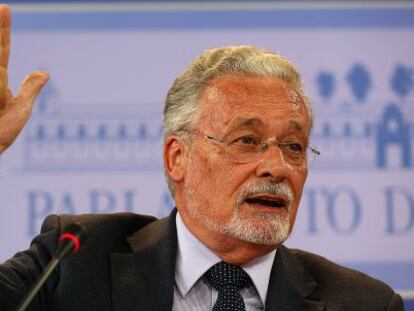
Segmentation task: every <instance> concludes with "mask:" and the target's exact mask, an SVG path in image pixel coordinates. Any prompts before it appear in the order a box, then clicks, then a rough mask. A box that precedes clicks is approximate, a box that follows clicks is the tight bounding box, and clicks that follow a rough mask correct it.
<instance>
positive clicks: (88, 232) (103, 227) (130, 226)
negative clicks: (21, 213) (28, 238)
mask: <svg viewBox="0 0 414 311" xmlns="http://www.w3.org/2000/svg"><path fill="white" fill-rule="evenodd" d="M155 220H157V219H156V218H155V217H153V216H149V215H139V214H134V213H113V214H81V215H71V214H64V215H55V214H53V215H49V216H48V217H46V218H45V220H44V222H43V224H42V227H41V233H42V234H44V233H47V232H51V231H54V232H55V234H54V236H56V237H58V236H59V235H60V233H61V232H63V230H64V229H65V228H66V227H68V226H69V225H71V224H74V223H78V224H80V225H81V226H82V228H83V230H84V231H85V236H86V243H85V244H86V247H88V248H89V247H93V245H99V246H100V247H102V245H107V246H112V245H119V243H120V242H124V241H125V238H126V237H128V236H130V235H132V234H133V233H134V232H135V231H137V230H139V229H141V228H143V227H145V226H146V225H148V224H149V223H151V222H153V221H155ZM121 244H122V243H121ZM113 251H116V250H113Z"/></svg>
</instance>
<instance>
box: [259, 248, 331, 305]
mask: <svg viewBox="0 0 414 311" xmlns="http://www.w3.org/2000/svg"><path fill="white" fill-rule="evenodd" d="M265 310H266V311H271V310H278V311H279V310H280V311H285V310H286V311H287V310H292V311H293V310H325V304H324V303H323V302H321V301H319V295H318V284H317V283H316V281H315V280H314V279H313V277H312V276H311V275H310V274H309V273H308V272H307V270H306V269H305V268H304V267H303V265H302V264H301V263H300V261H299V260H298V259H297V258H296V257H294V256H293V255H292V254H291V252H290V251H289V250H288V249H287V248H286V247H284V246H281V247H280V248H279V249H278V250H277V253H276V258H275V261H274V263H273V267H272V272H271V276H270V281H269V289H268V294H267V298H266V308H265Z"/></svg>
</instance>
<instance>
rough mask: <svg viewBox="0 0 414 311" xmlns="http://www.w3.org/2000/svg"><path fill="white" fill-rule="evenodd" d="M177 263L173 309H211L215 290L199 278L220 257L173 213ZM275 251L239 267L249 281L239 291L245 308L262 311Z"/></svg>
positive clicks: (179, 310) (183, 310)
mask: <svg viewBox="0 0 414 311" xmlns="http://www.w3.org/2000/svg"><path fill="white" fill-rule="evenodd" d="M176 224H177V240H178V247H177V262H176V267H175V286H174V303H173V310H174V311H187V310H197V311H211V310H212V309H213V306H214V303H215V302H216V300H217V296H218V292H217V290H215V289H214V288H213V287H212V286H211V285H210V283H209V282H208V281H207V280H206V279H205V278H204V277H203V275H204V273H205V272H207V270H208V269H210V268H211V267H212V266H213V265H215V264H216V263H218V262H220V261H221V259H220V258H219V257H218V256H217V255H216V254H215V253H213V252H212V251H211V250H210V249H209V248H208V247H207V246H205V245H204V244H203V243H202V242H201V241H199V240H198V239H197V238H196V237H195V236H194V235H193V234H192V233H191V232H190V231H189V230H188V229H187V227H186V226H185V225H184V223H183V221H182V219H181V217H180V214H179V213H177V217H176ZM275 255H276V250H274V251H273V252H270V253H268V254H266V255H264V256H262V257H259V258H256V259H254V260H253V261H251V262H249V263H247V264H245V265H243V266H242V268H243V270H244V271H246V273H247V274H248V275H249V276H250V278H251V280H252V282H253V284H252V285H251V286H249V287H247V288H244V289H242V290H241V291H240V294H241V295H242V297H243V299H244V303H245V305H246V311H250V310H264V306H265V304H266V295H267V288H268V286H269V278H270V272H271V269H272V265H273V260H274V258H275Z"/></svg>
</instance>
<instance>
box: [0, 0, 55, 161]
mask: <svg viewBox="0 0 414 311" xmlns="http://www.w3.org/2000/svg"><path fill="white" fill-rule="evenodd" d="M10 27H11V18H10V9H9V7H8V6H7V5H0V154H1V153H2V152H3V151H4V150H6V149H7V148H8V147H9V146H10V145H11V144H12V143H13V141H14V140H15V139H16V137H17V135H19V133H20V132H21V130H22V129H23V127H24V125H25V124H26V122H27V120H28V119H29V117H30V114H31V111H32V106H33V103H34V100H35V99H36V96H37V95H38V94H39V92H40V90H41V89H42V87H43V86H44V85H45V83H46V82H47V79H48V75H47V73H46V72H40V71H37V72H33V73H31V74H29V75H28V76H27V77H26V79H25V80H24V81H23V83H22V86H21V87H20V90H19V92H18V94H17V96H16V97H14V96H13V94H12V93H11V92H10V90H9V86H8V72H7V64H8V61H9V49H10Z"/></svg>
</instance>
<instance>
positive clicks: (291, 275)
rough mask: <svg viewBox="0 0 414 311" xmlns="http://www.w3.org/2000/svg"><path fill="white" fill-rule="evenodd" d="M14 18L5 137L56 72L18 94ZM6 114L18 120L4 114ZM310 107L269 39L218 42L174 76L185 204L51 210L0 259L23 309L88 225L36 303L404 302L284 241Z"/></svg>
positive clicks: (169, 128)
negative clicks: (132, 209) (148, 209)
mask: <svg viewBox="0 0 414 311" xmlns="http://www.w3.org/2000/svg"><path fill="white" fill-rule="evenodd" d="M0 13H1V17H2V19H1V20H2V25H1V26H2V36H3V38H6V39H3V40H1V42H2V43H3V46H2V50H1V53H2V57H1V61H2V64H1V65H2V67H3V69H2V71H1V72H2V77H1V93H0V95H1V96H0V97H1V100H2V102H1V105H2V107H3V110H2V114H1V115H0V118H1V119H0V120H1V123H0V124H1V127H0V138H1V140H0V144H1V145H2V148H3V149H5V148H6V147H7V146H8V145H10V143H11V142H12V141H13V140H14V138H15V137H16V135H17V134H18V132H19V131H20V129H21V128H22V126H23V125H24V122H25V121H26V120H27V116H28V114H27V113H25V114H23V117H20V115H21V114H20V111H21V110H24V111H28V110H30V107H31V103H32V102H33V99H34V98H35V96H36V94H37V93H38V92H39V91H40V89H41V87H42V86H43V85H44V83H45V82H46V79H47V76H46V74H45V73H34V74H32V75H31V76H29V78H28V79H27V80H26V82H25V83H24V84H23V87H22V90H21V91H20V93H19V95H18V96H17V97H16V99H15V101H16V102H15V103H14V102H13V99H12V98H13V97H12V96H10V95H7V94H6V86H5V85H7V82H6V81H7V79H6V76H7V75H6V70H5V68H6V65H7V53H8V28H9V27H8V26H9V17H8V16H9V15H8V14H9V13H8V9H7V8H5V7H2V8H0ZM4 120H5V121H7V120H8V121H7V122H6V123H5V122H4ZM311 128H312V111H311V106H310V103H309V100H308V98H307V97H306V95H305V93H304V90H303V87H302V83H301V81H300V76H299V74H298V72H297V71H296V69H295V67H294V66H293V65H292V63H291V62H290V61H289V60H287V59H286V58H283V57H282V56H280V55H277V54H274V53H272V52H270V51H266V50H263V49H259V48H255V47H250V46H239V47H225V48H218V49H213V50H208V51H206V52H205V53H203V54H202V55H201V56H199V57H198V58H197V59H196V60H195V61H194V62H193V63H192V64H191V65H190V66H189V67H188V68H187V69H186V70H185V71H184V73H183V74H181V75H180V76H179V77H178V78H177V79H176V80H175V82H174V84H173V86H172V87H171V89H170V91H169V92H168V95H167V99H166V103H165V109H164V153H163V159H164V167H165V172H166V176H167V182H168V185H169V187H170V190H171V193H172V195H173V196H174V199H175V202H176V206H177V208H176V210H174V211H173V212H172V214H171V215H170V216H169V217H168V218H166V219H161V220H155V219H154V218H152V217H148V216H141V215H134V214H114V215H81V216H56V215H54V216H49V217H48V218H47V219H46V220H45V222H44V224H43V226H42V233H41V234H40V235H39V236H38V237H36V238H35V239H34V241H33V243H32V245H31V247H30V249H28V250H26V251H24V252H22V253H19V254H17V255H16V256H15V257H13V258H12V259H10V260H9V261H7V262H6V263H4V264H3V265H2V266H0V308H1V310H12V309H13V308H15V306H16V305H17V304H18V302H19V301H20V300H21V299H22V297H23V295H24V293H25V292H26V291H27V290H28V289H29V288H30V286H31V284H33V283H34V281H35V280H36V278H37V277H38V276H39V275H40V273H41V272H42V270H43V269H44V267H45V265H46V264H47V263H48V262H49V260H50V259H51V256H52V255H53V253H54V252H55V251H56V246H57V242H58V238H59V235H60V233H61V230H62V228H64V227H66V226H67V225H69V224H71V223H73V222H81V223H82V224H83V225H84V227H85V228H86V230H87V231H88V232H89V240H88V242H87V243H86V244H85V247H84V248H83V249H81V251H80V252H79V253H77V254H75V255H74V256H72V257H70V258H68V259H65V260H64V261H62V262H61V264H60V265H59V267H58V269H57V270H56V272H54V274H52V276H51V278H50V279H49V280H48V281H47V282H46V284H45V286H44V287H43V288H42V290H41V291H40V293H39V295H37V296H36V297H35V299H34V301H33V303H32V305H31V307H32V309H31V310H171V309H173V310H216V311H218V310H402V309H403V307H402V301H401V298H400V296H398V295H397V294H395V293H394V292H393V291H392V289H390V288H389V287H388V286H387V285H385V284H383V283H381V282H379V281H377V280H374V279H372V278H370V277H368V276H366V275H364V274H362V273H359V272H356V271H352V270H350V269H347V268H344V267H340V266H338V265H336V264H334V263H332V262H330V261H328V260H327V259H324V258H322V257H319V256H316V255H313V254H310V253H307V252H304V251H300V250H289V249H287V248H286V247H284V246H283V245H282V244H283V242H284V241H285V240H286V239H287V238H288V236H289V234H290V232H291V231H292V228H293V225H294V223H295V218H296V213H297V210H298V206H299V202H300V199H301V195H302V191H303V186H304V183H305V181H306V176H307V172H308V162H307V159H308V156H307V153H308V151H309V150H310V152H314V153H317V151H316V150H315V149H313V148H310V147H309V135H310V132H311Z"/></svg>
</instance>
